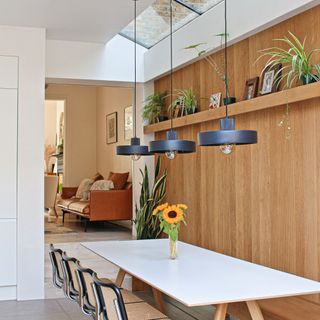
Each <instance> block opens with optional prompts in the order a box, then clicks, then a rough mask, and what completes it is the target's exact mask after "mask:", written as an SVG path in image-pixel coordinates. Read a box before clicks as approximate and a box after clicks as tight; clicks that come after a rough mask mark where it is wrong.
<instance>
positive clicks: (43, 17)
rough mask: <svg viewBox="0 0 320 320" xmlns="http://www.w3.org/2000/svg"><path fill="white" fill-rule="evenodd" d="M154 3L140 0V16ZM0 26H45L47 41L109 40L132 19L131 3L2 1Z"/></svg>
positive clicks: (122, 0)
mask: <svg viewBox="0 0 320 320" xmlns="http://www.w3.org/2000/svg"><path fill="white" fill-rule="evenodd" d="M153 1H154V0H139V1H138V3H137V5H138V13H140V12H142V11H143V10H144V9H145V8H147V7H148V6H149V5H151V4H152V3H153ZM0 3H1V10H0V21H1V25H9V26H25V27H43V28H46V30H47V39H52V40H69V41H87V42H102V43H105V42H107V41H109V40H110V39H111V38H112V37H113V36H115V35H116V34H117V33H118V32H119V31H121V30H122V29H123V28H124V27H125V26H126V25H127V24H128V23H129V22H130V21H131V20H132V19H133V1H132V0H114V1H111V0H28V1H26V0H0Z"/></svg>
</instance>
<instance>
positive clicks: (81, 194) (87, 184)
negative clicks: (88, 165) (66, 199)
mask: <svg viewBox="0 0 320 320" xmlns="http://www.w3.org/2000/svg"><path fill="white" fill-rule="evenodd" d="M93 182H94V181H93V180H92V179H83V180H82V181H81V183H80V185H79V188H78V190H77V193H76V198H79V199H81V200H88V195H89V191H90V188H91V186H92V184H93Z"/></svg>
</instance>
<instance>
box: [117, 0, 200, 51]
mask: <svg viewBox="0 0 320 320" xmlns="http://www.w3.org/2000/svg"><path fill="white" fill-rule="evenodd" d="M194 2H196V1H194ZM198 16H199V14H197V13H196V12H194V11H192V10H189V9H188V8H187V7H185V6H183V5H181V4H179V3H178V2H176V1H173V31H176V30H178V29H179V28H181V27H182V26H184V25H185V24H187V23H188V22H190V21H191V20H193V19H194V18H196V17H198ZM133 28H134V23H133V21H132V22H131V23H130V24H129V25H128V26H127V27H125V28H124V29H123V30H122V31H121V32H120V34H121V35H123V36H125V37H127V38H129V39H131V40H133V39H134V35H133ZM169 34H170V0H156V1H155V2H154V3H153V4H152V5H151V6H150V7H148V8H147V9H146V10H144V11H143V12H142V13H141V14H140V15H139V16H138V17H137V43H139V44H141V45H143V46H144V47H146V48H151V47H152V46H154V45H155V44H156V43H158V42H159V41H161V40H162V39H164V38H165V37H167V36H168V35H169Z"/></svg>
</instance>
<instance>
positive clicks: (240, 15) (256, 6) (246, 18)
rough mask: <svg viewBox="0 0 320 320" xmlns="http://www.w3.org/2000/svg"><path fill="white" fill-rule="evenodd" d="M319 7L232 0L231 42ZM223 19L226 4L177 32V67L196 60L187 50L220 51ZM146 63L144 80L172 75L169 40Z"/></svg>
mask: <svg viewBox="0 0 320 320" xmlns="http://www.w3.org/2000/svg"><path fill="white" fill-rule="evenodd" d="M318 4H320V1H319V0H281V1H279V0H269V1H261V0H259V1H257V0H242V1H239V0H229V1H228V33H229V41H230V43H234V42H237V41H240V40H242V39H244V38H247V37H248V36H250V35H252V34H255V33H257V32H259V31H261V30H263V29H266V28H268V27H270V26H271V25H274V24H277V23H279V22H280V21H283V20H286V19H288V18H289V17H291V16H294V15H296V14H298V13H299V12H302V11H304V10H306V9H308V8H311V7H312V6H315V5H318ZM223 16H224V1H223V2H221V3H220V4H218V5H217V6H215V7H214V8H212V9H211V10H209V11H208V12H207V13H205V14H203V15H202V16H200V17H198V18H197V19H195V20H194V21H192V22H191V23H189V24H187V25H186V26H184V27H183V28H181V29H179V30H178V31H176V32H175V33H174V36H173V47H174V53H173V57H174V68H177V67H181V66H183V65H185V64H187V63H191V62H192V61H194V60H196V58H197V57H196V56H197V54H196V53H195V51H193V50H184V49H183V48H185V47H187V46H189V45H192V44H197V43H208V44H210V48H212V52H213V51H215V50H218V49H219V48H220V38H218V37H215V36H214V35H216V34H219V33H222V32H224V21H223ZM144 61H145V65H144V71H145V73H144V81H149V80H151V79H155V78H157V77H159V76H160V75H162V74H164V73H166V72H168V71H169V68H170V64H169V63H170V58H169V38H166V39H164V40H163V41H161V42H159V43H158V44H157V45H155V46H154V47H152V48H151V49H150V50H149V51H147V52H146V53H145V60H144Z"/></svg>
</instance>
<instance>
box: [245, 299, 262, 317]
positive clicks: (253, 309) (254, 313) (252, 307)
mask: <svg viewBox="0 0 320 320" xmlns="http://www.w3.org/2000/svg"><path fill="white" fill-rule="evenodd" d="M246 304H247V306H248V309H249V312H250V315H251V318H252V319H253V320H264V317H263V315H262V312H261V309H260V306H259V304H258V303H257V301H246Z"/></svg>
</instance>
